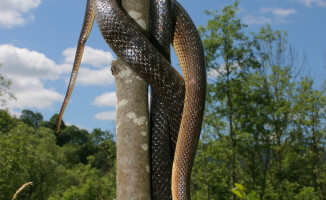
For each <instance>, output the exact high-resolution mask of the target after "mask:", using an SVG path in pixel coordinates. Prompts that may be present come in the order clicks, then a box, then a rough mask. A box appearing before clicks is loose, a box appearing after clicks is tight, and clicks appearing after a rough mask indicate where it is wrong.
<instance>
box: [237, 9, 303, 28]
mask: <svg viewBox="0 0 326 200" xmlns="http://www.w3.org/2000/svg"><path fill="white" fill-rule="evenodd" d="M259 12H260V13H261V14H269V13H271V14H272V16H271V17H266V16H253V15H246V16H244V17H243V22H244V23H245V24H248V25H262V24H279V23H285V22H287V20H286V18H287V17H289V16H290V15H293V14H296V13H297V11H296V10H295V9H284V8H271V7H263V8H260V9H259Z"/></svg>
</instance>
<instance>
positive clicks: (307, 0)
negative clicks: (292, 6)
mask: <svg viewBox="0 0 326 200" xmlns="http://www.w3.org/2000/svg"><path fill="white" fill-rule="evenodd" d="M297 1H299V2H300V3H303V4H305V5H306V6H308V7H311V6H312V5H313V4H316V5H317V6H320V7H325V6H326V1H324V0H297Z"/></svg>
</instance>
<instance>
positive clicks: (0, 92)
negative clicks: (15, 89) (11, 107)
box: [0, 63, 15, 108]
mask: <svg viewBox="0 0 326 200" xmlns="http://www.w3.org/2000/svg"><path fill="white" fill-rule="evenodd" d="M1 67H2V64H1V63H0V69H1ZM10 86H11V80H9V79H6V78H5V77H4V76H3V75H2V74H1V73H0V108H4V107H6V104H7V101H8V100H10V99H15V95H14V94H13V93H11V92H10Z"/></svg>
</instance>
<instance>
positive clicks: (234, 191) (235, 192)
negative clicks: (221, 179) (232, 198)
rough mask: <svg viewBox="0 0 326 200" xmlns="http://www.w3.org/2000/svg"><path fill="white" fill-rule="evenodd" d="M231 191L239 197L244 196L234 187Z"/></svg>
mask: <svg viewBox="0 0 326 200" xmlns="http://www.w3.org/2000/svg"><path fill="white" fill-rule="evenodd" d="M231 191H232V193H233V194H235V195H237V196H238V197H240V198H242V194H241V193H240V192H239V191H238V190H237V189H236V188H234V189H232V190H231Z"/></svg>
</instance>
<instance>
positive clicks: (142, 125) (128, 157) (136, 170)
mask: <svg viewBox="0 0 326 200" xmlns="http://www.w3.org/2000/svg"><path fill="white" fill-rule="evenodd" d="M122 6H123V8H124V9H125V10H126V12H127V13H128V14H129V16H130V17H131V18H133V19H134V20H135V21H136V22H137V24H138V25H139V27H140V28H141V29H143V30H142V31H144V32H148V27H149V1H148V0H122ZM112 72H113V74H114V76H115V81H116V82H115V83H116V93H117V121H116V123H117V124H116V132H117V199H118V200H125V199H135V200H138V199H139V200H143V199H150V196H151V193H150V158H149V123H148V122H149V112H148V85H147V83H146V82H145V81H143V80H142V79H141V78H139V77H138V76H137V75H136V74H135V73H134V72H133V71H132V70H131V69H129V67H128V66H126V65H125V64H124V63H123V62H122V61H120V60H119V58H118V59H117V62H113V63H112Z"/></svg>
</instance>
